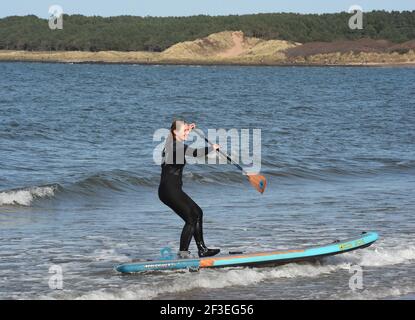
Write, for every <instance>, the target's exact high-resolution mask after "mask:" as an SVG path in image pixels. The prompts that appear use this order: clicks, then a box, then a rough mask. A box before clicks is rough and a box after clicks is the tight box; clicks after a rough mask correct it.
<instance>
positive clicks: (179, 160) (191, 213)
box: [158, 120, 220, 258]
mask: <svg viewBox="0 0 415 320" xmlns="http://www.w3.org/2000/svg"><path fill="white" fill-rule="evenodd" d="M194 128H195V124H193V123H192V124H187V123H185V122H184V121H181V120H175V121H173V123H172V125H171V128H170V135H169V137H168V138H167V140H166V146H165V148H164V150H163V160H162V164H161V179H160V186H159V190H158V194H159V198H160V200H161V201H162V202H163V203H164V204H166V205H167V206H169V207H170V208H171V209H172V210H173V211H174V212H175V213H177V214H178V215H179V216H180V217H181V218H182V219H183V220H184V221H185V225H184V227H183V230H182V233H181V236H180V250H179V253H178V256H179V258H191V256H190V252H189V245H190V242H191V241H192V237H194V238H195V241H196V245H197V248H198V249H199V257H209V256H214V255H216V254H218V253H219V252H220V250H219V249H209V248H207V247H206V245H205V242H204V240H203V212H202V209H200V207H199V206H198V205H197V204H196V203H195V202H194V201H193V200H192V199H191V198H190V197H189V196H188V195H187V194H186V193H184V192H183V190H182V185H183V183H182V174H183V168H184V166H185V164H186V159H185V155H187V156H192V157H196V156H197V157H199V156H206V155H207V154H208V153H209V152H211V151H212V150H218V149H219V145H217V144H215V145H213V146H212V147H205V148H200V149H193V148H191V147H189V146H188V145H186V144H184V141H186V140H187V138H188V135H189V133H190V131H191V130H192V129H194Z"/></svg>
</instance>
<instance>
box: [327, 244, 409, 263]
mask: <svg viewBox="0 0 415 320" xmlns="http://www.w3.org/2000/svg"><path fill="white" fill-rule="evenodd" d="M402 246H404V247H405V248H403V249H397V248H395V247H387V248H384V247H381V246H376V247H375V248H370V249H365V250H361V251H354V252H351V253H346V254H345V255H343V256H337V257H335V259H336V260H337V261H349V262H350V263H353V264H358V265H360V266H362V267H365V266H366V267H381V266H390V265H395V264H401V263H408V262H411V261H412V260H415V246H414V245H406V246H405V245H404V244H402Z"/></svg>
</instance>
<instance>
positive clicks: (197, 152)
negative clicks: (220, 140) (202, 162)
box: [186, 146, 213, 157]
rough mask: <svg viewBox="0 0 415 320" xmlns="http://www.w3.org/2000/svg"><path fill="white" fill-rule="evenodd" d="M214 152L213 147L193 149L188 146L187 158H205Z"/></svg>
mask: <svg viewBox="0 0 415 320" xmlns="http://www.w3.org/2000/svg"><path fill="white" fill-rule="evenodd" d="M212 150H213V148H212V147H204V148H197V149H196V148H191V147H189V146H186V156H191V157H205V156H207V154H208V153H209V152H211V151H212Z"/></svg>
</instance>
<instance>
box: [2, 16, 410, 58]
mask: <svg viewBox="0 0 415 320" xmlns="http://www.w3.org/2000/svg"><path fill="white" fill-rule="evenodd" d="M351 16H352V14H350V13H347V12H341V13H334V14H296V13H267V14H251V15H230V16H206V15H199V16H190V17H138V16H117V17H100V16H92V17H86V16H82V15H64V16H63V29H62V30H59V29H56V30H51V29H50V28H49V26H48V20H47V19H41V18H38V17H36V16H34V15H28V16H11V17H6V18H3V19H0V49H1V50H5V49H6V50H30V51H32V50H33V51H68V50H80V51H102V50H116V51H163V50H165V49H166V48H168V47H170V46H171V45H173V44H175V43H178V42H182V41H189V40H194V39H197V38H202V37H206V36H208V35H209V34H212V33H216V32H220V31H225V30H241V31H243V32H244V33H245V34H246V35H247V36H251V37H258V38H262V39H266V40H269V39H282V40H289V41H295V42H301V43H305V42H313V41H334V40H355V39H360V38H372V39H386V40H390V41H392V42H397V43H401V42H405V41H408V40H413V39H415V11H403V12H399V11H392V12H387V11H372V12H367V13H364V15H363V29H362V30H351V29H350V28H349V25H348V21H349V18H350V17H351Z"/></svg>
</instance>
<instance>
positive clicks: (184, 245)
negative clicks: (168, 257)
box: [159, 189, 198, 251]
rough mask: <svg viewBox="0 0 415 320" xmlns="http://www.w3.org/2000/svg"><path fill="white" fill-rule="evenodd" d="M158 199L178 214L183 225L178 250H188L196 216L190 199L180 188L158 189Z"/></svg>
mask: <svg viewBox="0 0 415 320" xmlns="http://www.w3.org/2000/svg"><path fill="white" fill-rule="evenodd" d="M159 196H160V200H161V201H162V202H163V203H164V204H166V205H167V206H169V207H170V208H171V209H172V210H173V211H174V212H175V213H176V214H177V215H178V216H180V217H181V218H182V219H183V220H184V222H185V225H184V226H183V230H182V233H181V235H180V251H188V250H189V245H190V242H191V241H192V238H193V235H194V233H195V229H196V225H197V221H198V216H197V213H196V212H195V211H194V209H193V204H192V202H193V201H192V200H191V199H190V197H189V196H188V195H187V194H185V193H184V192H183V191H182V190H172V189H169V190H161V192H160V190H159Z"/></svg>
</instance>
